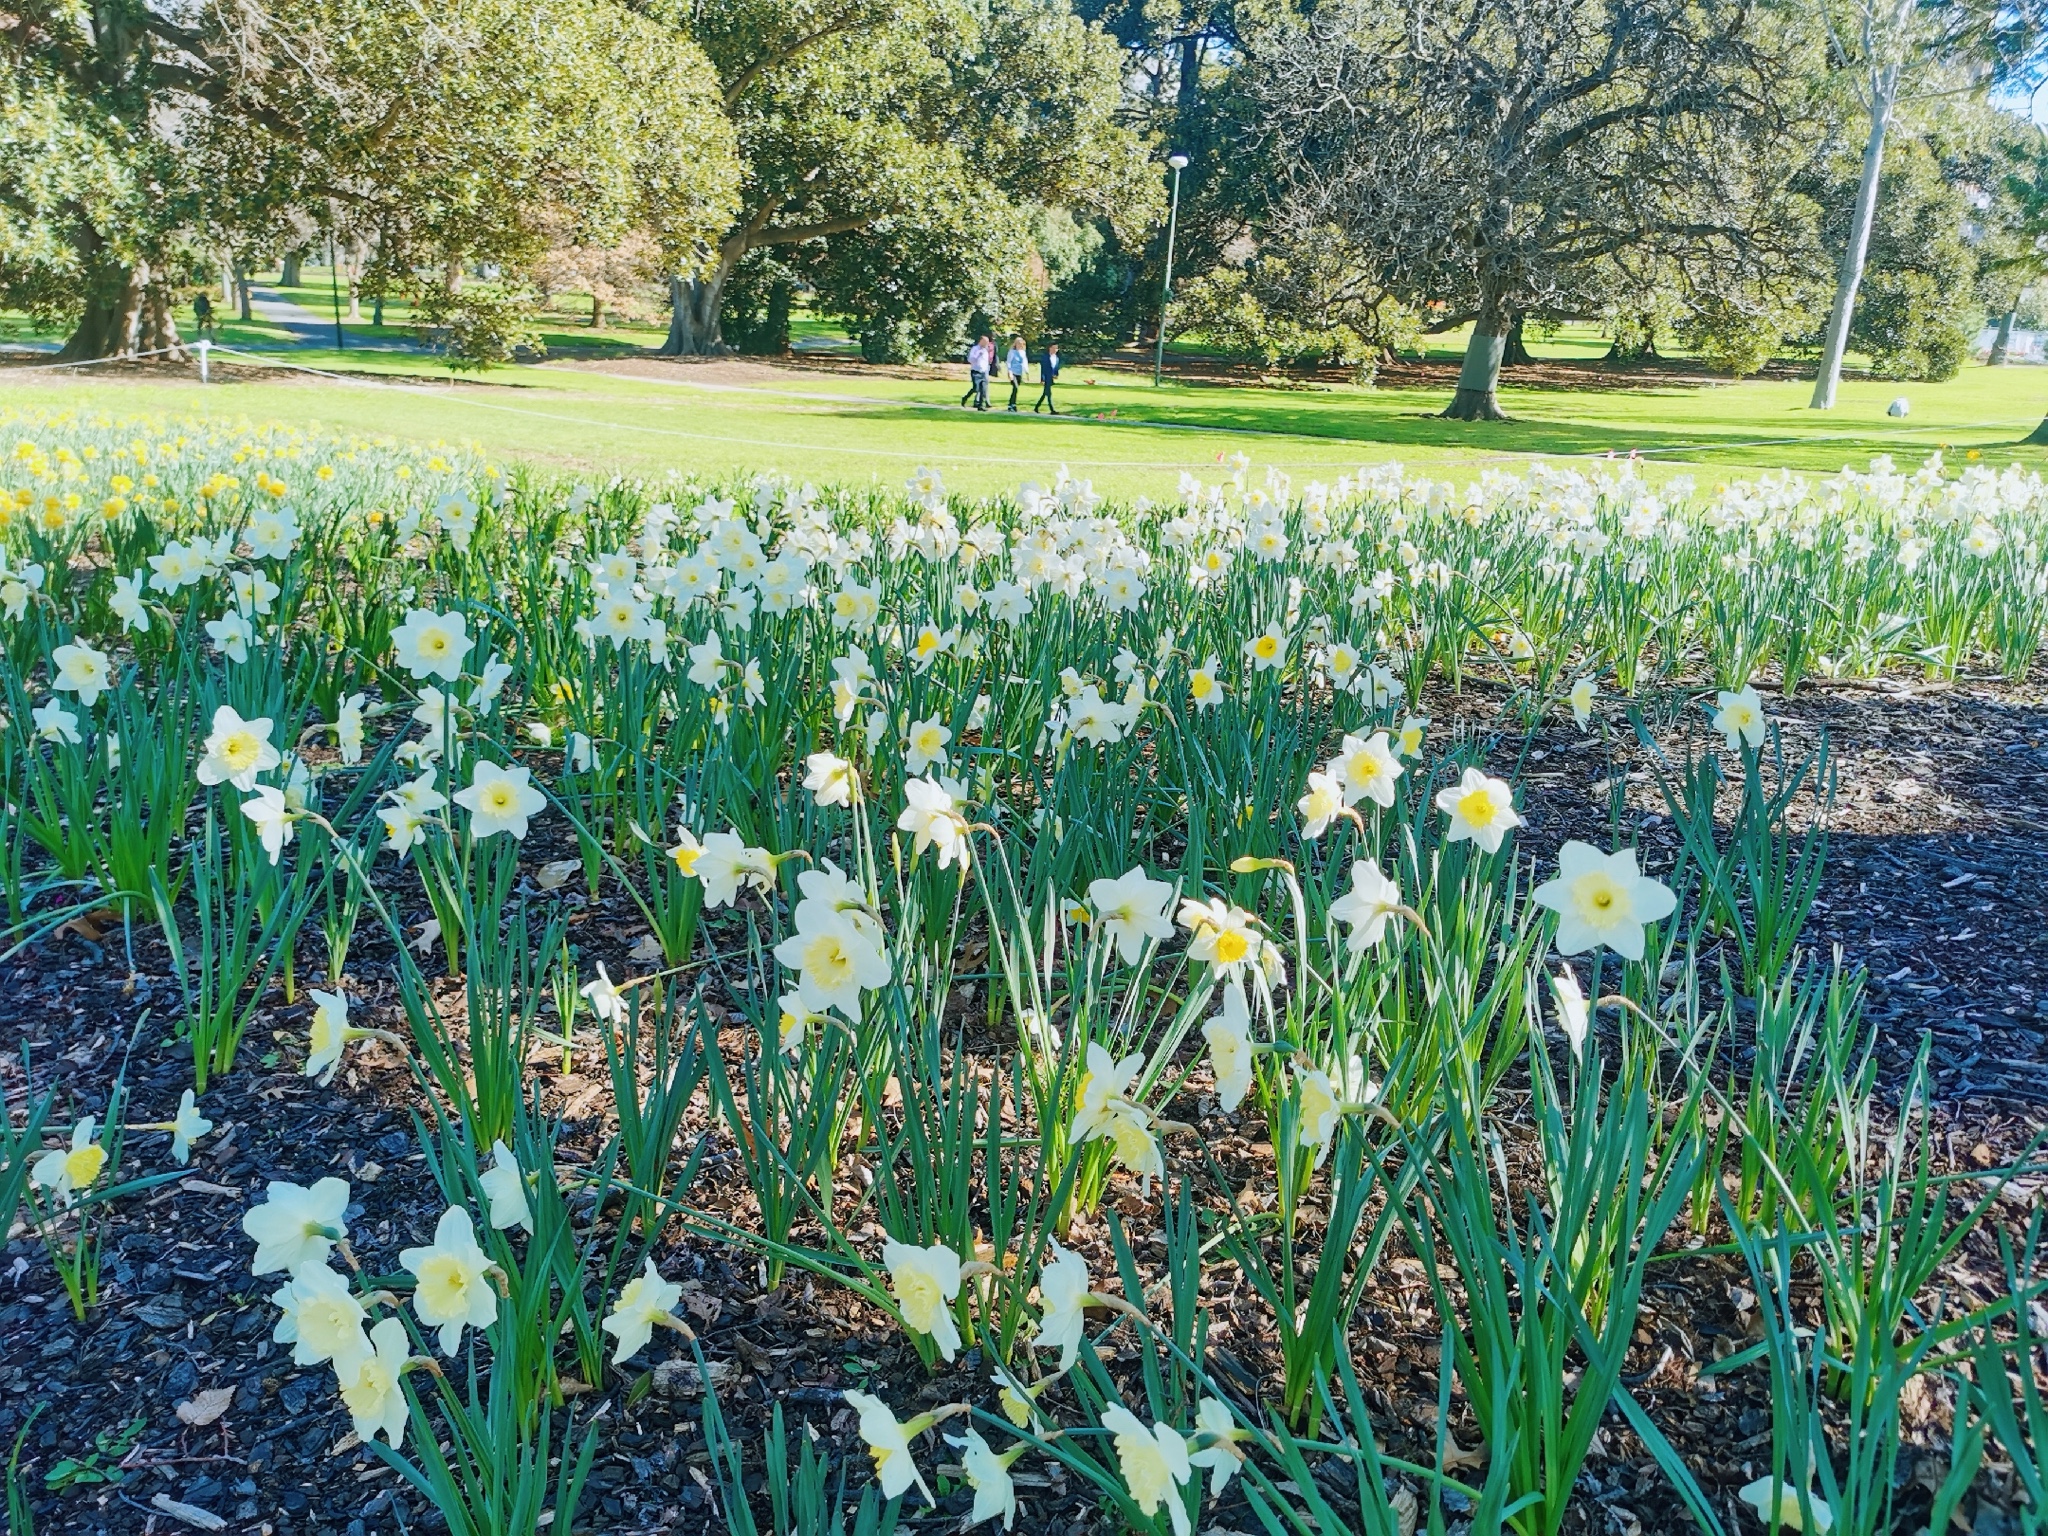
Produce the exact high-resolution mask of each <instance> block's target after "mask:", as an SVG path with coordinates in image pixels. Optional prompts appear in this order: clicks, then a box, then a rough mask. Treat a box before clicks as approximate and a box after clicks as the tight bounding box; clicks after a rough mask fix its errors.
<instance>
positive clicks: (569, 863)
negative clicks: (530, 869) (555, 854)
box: [533, 859, 583, 891]
mask: <svg viewBox="0 0 2048 1536" xmlns="http://www.w3.org/2000/svg"><path fill="white" fill-rule="evenodd" d="M582 868H583V861H582V860H581V859H556V860H555V861H554V862H553V863H552V864H543V865H541V867H540V871H539V873H537V874H536V875H535V876H534V877H533V883H534V884H535V885H537V886H539V887H540V888H541V889H542V890H544V891H558V890H560V889H561V888H562V887H563V886H565V885H567V884H568V883H569V877H570V876H571V875H574V874H576V873H578V872H579V871H580V870H581V869H582Z"/></svg>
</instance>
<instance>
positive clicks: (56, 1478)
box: [8, 1410, 149, 1507]
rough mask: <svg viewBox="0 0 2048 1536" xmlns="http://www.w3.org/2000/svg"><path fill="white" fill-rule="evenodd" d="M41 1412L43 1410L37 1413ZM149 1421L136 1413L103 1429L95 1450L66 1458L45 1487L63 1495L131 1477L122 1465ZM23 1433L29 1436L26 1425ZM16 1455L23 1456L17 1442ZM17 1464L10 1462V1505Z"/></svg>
mask: <svg viewBox="0 0 2048 1536" xmlns="http://www.w3.org/2000/svg"><path fill="white" fill-rule="evenodd" d="M38 1411H40V1410H38ZM148 1422H149V1421H148V1420H147V1419H145V1418H144V1417H143V1416H142V1415H141V1414H137V1415H136V1416H135V1417H134V1418H132V1419H130V1420H129V1421H128V1422H127V1423H126V1424H124V1425H122V1426H121V1428H119V1429H118V1430H113V1429H103V1430H101V1431H100V1432H99V1433H98V1434H96V1435H94V1436H93V1437H92V1449H91V1450H90V1451H88V1452H86V1453H85V1454H84V1455H83V1456H66V1457H64V1458H63V1459H62V1460H61V1461H59V1462H58V1463H57V1464H56V1465H55V1466H53V1467H51V1468H50V1470H49V1471H47V1472H45V1473H44V1474H43V1486H44V1487H45V1488H48V1489H49V1490H50V1491H51V1492H52V1493H62V1492H63V1491H64V1490H65V1489H67V1488H83V1487H88V1486H90V1485H92V1484H95V1483H101V1484H114V1483H118V1482H120V1481H121V1480H122V1479H123V1478H125V1477H126V1476H127V1475H128V1474H127V1473H126V1472H125V1471H124V1470H122V1467H121V1463H122V1462H123V1461H124V1460H126V1459H127V1456H128V1453H129V1452H130V1451H132V1450H133V1449H134V1448H135V1442H136V1441H138V1440H140V1439H141V1438H142V1431H143V1429H144V1427H145V1426H146V1425H147V1424H148ZM22 1433H23V1434H24V1435H25V1434H27V1433H28V1431H27V1428H26V1427H25V1426H24V1428H23V1430H22ZM14 1454H15V1456H16V1457H17V1458H18V1457H19V1456H20V1455H21V1443H20V1441H18V1440H17V1441H16V1442H15V1447H14ZM13 1471H14V1463H13V1462H12V1461H10V1462H9V1463H8V1488H9V1498H8V1502H9V1506H10V1507H12V1504H13V1502H14V1500H13V1493H12V1489H13Z"/></svg>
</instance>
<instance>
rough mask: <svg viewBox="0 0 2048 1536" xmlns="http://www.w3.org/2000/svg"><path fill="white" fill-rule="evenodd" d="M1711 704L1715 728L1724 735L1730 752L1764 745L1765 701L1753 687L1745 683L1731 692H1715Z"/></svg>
mask: <svg viewBox="0 0 2048 1536" xmlns="http://www.w3.org/2000/svg"><path fill="white" fill-rule="evenodd" d="M1714 704H1715V710H1714V729H1715V730H1717V731H1719V732H1720V733H1721V734H1722V736H1724V737H1725V738H1727V742H1728V750H1729V751H1730V752H1740V751H1741V750H1742V749H1743V747H1744V746H1750V747H1761V746H1762V745H1763V744H1764V701H1763V700H1762V699H1760V698H1758V697H1757V695H1756V689H1755V688H1753V687H1750V686H1748V685H1745V686H1743V687H1742V688H1739V689H1737V690H1736V691H1735V692H1734V693H1718V694H1716V695H1714Z"/></svg>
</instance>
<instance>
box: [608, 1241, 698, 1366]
mask: <svg viewBox="0 0 2048 1536" xmlns="http://www.w3.org/2000/svg"><path fill="white" fill-rule="evenodd" d="M682 1299H683V1288H682V1286H680V1285H678V1284H676V1283H675V1282H674V1281H670V1280H664V1279H662V1278H661V1271H659V1270H658V1269H656V1268H655V1267H654V1260H652V1259H649V1260H648V1261H647V1267H646V1268H645V1269H643V1270H642V1271H641V1272H640V1273H639V1274H637V1275H635V1276H634V1277H633V1278H632V1279H631V1280H629V1281H628V1282H627V1283H626V1288H625V1289H624V1290H622V1291H620V1292H619V1299H618V1300H617V1301H616V1302H614V1303H613V1304H612V1310H611V1314H610V1315H609V1316H608V1317H606V1318H605V1320H604V1322H603V1323H601V1324H600V1325H599V1326H600V1327H602V1328H603V1329H604V1331H605V1332H606V1333H608V1334H610V1335H611V1336H612V1337H613V1338H614V1339H615V1340H617V1343H616V1344H615V1345H614V1346H613V1349H612V1364H613V1365H617V1364H618V1363H619V1362H620V1361H622V1360H627V1359H630V1358H631V1357H632V1356H634V1355H637V1354H638V1353H639V1352H640V1351H641V1350H642V1349H645V1348H646V1347H647V1341H648V1340H649V1339H651V1338H653V1337H654V1330H655V1328H656V1327H657V1326H660V1327H673V1326H676V1324H675V1310H676V1303H677V1302H679V1301H681V1300H682Z"/></svg>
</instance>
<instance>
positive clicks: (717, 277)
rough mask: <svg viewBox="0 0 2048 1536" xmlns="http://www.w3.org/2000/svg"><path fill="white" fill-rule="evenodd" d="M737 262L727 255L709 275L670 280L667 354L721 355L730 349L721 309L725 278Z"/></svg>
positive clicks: (664, 346) (662, 352)
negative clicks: (721, 333) (721, 325)
mask: <svg viewBox="0 0 2048 1536" xmlns="http://www.w3.org/2000/svg"><path fill="white" fill-rule="evenodd" d="M732 268H733V264H732V263H731V262H730V261H727V260H725V259H724V258H723V257H721V258H720V259H719V262H718V265H717V266H715V267H713V268H712V269H711V275H710V276H709V277H681V276H678V275H677V274H675V273H670V274H669V279H668V304H669V319H668V340H666V341H664V342H663V343H662V344H661V347H660V355H661V356H663V357H717V356H720V355H721V354H723V353H724V352H725V350H726V348H725V342H724V340H723V338H721V337H720V336H719V334H718V312H719V308H720V306H721V305H722V304H723V303H724V301H725V280H726V278H727V277H728V276H730V275H731V273H732Z"/></svg>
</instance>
